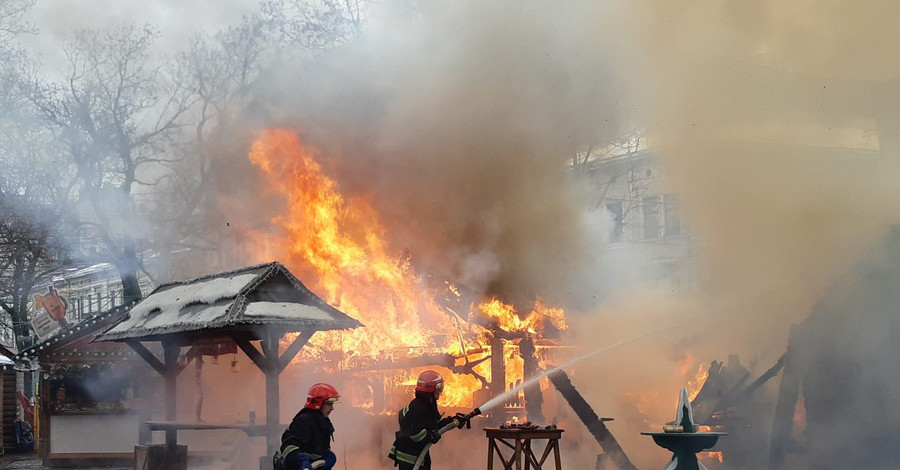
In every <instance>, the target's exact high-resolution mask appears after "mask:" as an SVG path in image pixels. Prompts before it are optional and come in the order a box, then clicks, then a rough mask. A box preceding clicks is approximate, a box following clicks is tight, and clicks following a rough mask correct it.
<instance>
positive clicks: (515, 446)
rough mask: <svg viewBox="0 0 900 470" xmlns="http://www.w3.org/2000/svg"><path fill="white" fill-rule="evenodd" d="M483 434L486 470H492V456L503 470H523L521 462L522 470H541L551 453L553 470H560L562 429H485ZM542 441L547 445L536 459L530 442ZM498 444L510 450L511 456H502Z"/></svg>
mask: <svg viewBox="0 0 900 470" xmlns="http://www.w3.org/2000/svg"><path fill="white" fill-rule="evenodd" d="M484 433H485V434H486V435H487V438H488V461H487V470H493V469H494V454H496V455H497V457H498V458H499V459H500V463H502V464H503V469H504V470H513V469H515V470H523V466H522V463H523V460H524V463H525V466H524V470H529V469H534V470H543V468H544V462H546V460H547V457H548V456H550V452H551V451H552V452H553V460H554V462H555V464H556V466H555V467H553V468H555V469H556V470H562V466H561V464H560V460H559V439H560V438H561V437H562V433H563V430H562V429H527V428H524V429H523V428H509V429H500V428H485V429H484ZM544 439H546V440H547V445H546V447H544V451H543V452H542V453H541V458H540V459H538V458H537V456H535V454H534V449H533V448H532V445H531V441H534V440H544ZM498 442H499V443H501V444H503V445H504V446H506V447H508V448H510V449H512V451H513V452H512V455H510V456H509V457H506V456H504V455H503V452H501V451H500V449H501V447H500V446H499V445H498V444H497V443H498ZM548 468H549V467H548Z"/></svg>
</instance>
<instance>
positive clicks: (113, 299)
mask: <svg viewBox="0 0 900 470" xmlns="http://www.w3.org/2000/svg"><path fill="white" fill-rule="evenodd" d="M115 306H116V291H114V290H111V291H109V308H115Z"/></svg>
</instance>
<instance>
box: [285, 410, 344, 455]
mask: <svg viewBox="0 0 900 470" xmlns="http://www.w3.org/2000/svg"><path fill="white" fill-rule="evenodd" d="M333 436H334V426H333V425H332V424H331V420H330V419H328V418H327V417H326V416H325V415H323V414H322V412H321V411H319V410H313V409H309V408H303V409H302V410H300V412H299V413H297V415H296V416H294V419H293V420H292V421H291V425H290V426H288V428H287V430H286V431H284V434H282V436H281V455H282V456H283V459H284V463H283V467H282V468H283V470H296V469H300V468H302V467H301V466H300V464H301V463H302V462H303V461H304V460H308V461H309V462H314V461H316V460H322V459H325V460H326V461H328V463H329V464H331V465H334V462H333V461H331V460H332V459H333V458H334V457H333V456H334V454H333V453H332V452H331V441H332V439H333ZM326 468H331V467H330V466H327V465H326Z"/></svg>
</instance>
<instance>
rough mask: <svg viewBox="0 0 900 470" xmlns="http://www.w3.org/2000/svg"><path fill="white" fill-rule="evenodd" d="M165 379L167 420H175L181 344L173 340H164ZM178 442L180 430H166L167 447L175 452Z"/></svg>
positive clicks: (176, 416) (176, 415)
mask: <svg viewBox="0 0 900 470" xmlns="http://www.w3.org/2000/svg"><path fill="white" fill-rule="evenodd" d="M162 346H163V358H164V359H163V366H164V373H163V379H164V380H165V394H166V421H175V420H176V419H177V418H178V404H177V387H176V379H177V378H178V373H179V372H181V368H180V367H179V366H178V355H179V354H180V353H181V346H180V345H179V344H177V343H175V342H173V341H163V343H162ZM177 444H178V431H175V430H174V429H172V430H166V447H168V448H169V450H171V451H172V452H175V446H176V445H177Z"/></svg>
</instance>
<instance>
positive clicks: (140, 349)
mask: <svg viewBox="0 0 900 470" xmlns="http://www.w3.org/2000/svg"><path fill="white" fill-rule="evenodd" d="M125 344H127V345H128V346H129V347H131V349H132V350H134V352H135V353H137V355H138V356H141V359H143V360H144V361H146V362H147V364H150V367H152V368H153V369H154V370H156V372H158V373H159V375H162V376H165V375H166V373H167V371H166V366H165V365H164V364H163V363H162V362H161V361H160V360H159V359H157V358H156V356H154V355H153V353H152V352H150V351H149V350H148V349H147V348H146V347H144V345H143V344H142V343H141V342H140V341H136V340H130V341H126V342H125Z"/></svg>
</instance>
